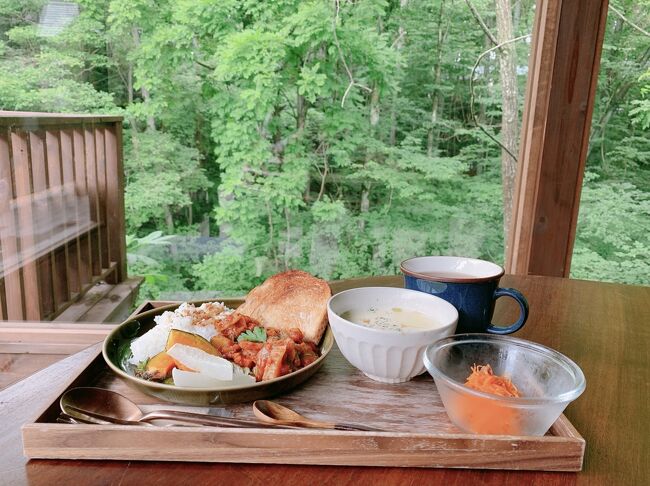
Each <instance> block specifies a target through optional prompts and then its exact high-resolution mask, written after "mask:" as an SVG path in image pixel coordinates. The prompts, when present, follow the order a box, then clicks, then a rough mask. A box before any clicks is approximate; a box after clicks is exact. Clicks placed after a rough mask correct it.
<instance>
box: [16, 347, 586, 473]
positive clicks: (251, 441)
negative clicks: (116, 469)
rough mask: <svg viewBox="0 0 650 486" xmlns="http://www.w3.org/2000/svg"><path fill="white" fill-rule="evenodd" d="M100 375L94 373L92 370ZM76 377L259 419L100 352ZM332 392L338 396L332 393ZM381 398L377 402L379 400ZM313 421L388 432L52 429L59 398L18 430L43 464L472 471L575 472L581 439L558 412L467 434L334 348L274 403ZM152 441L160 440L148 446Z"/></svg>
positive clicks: (423, 379) (140, 400)
mask: <svg viewBox="0 0 650 486" xmlns="http://www.w3.org/2000/svg"><path fill="white" fill-rule="evenodd" d="M95 370H98V371H95ZM82 373H83V374H84V375H85V377H83V378H80V379H78V380H77V382H78V383H79V385H80V386H97V387H99V388H104V389H109V390H114V391H116V392H118V393H121V394H122V395H124V396H127V397H129V398H130V399H131V400H133V401H134V402H135V403H137V404H139V405H140V407H141V408H142V409H143V410H145V411H149V410H156V409H158V410H159V409H161V408H164V409H173V410H188V411H195V412H199V413H208V414H212V415H220V416H227V417H234V418H239V419H246V420H252V421H255V417H254V415H253V411H252V407H251V404H250V402H248V403H239V404H232V405H226V406H215V407H211V408H197V407H186V406H178V405H174V404H170V403H164V402H161V401H160V400H159V399H156V398H154V397H151V396H148V395H144V394H142V393H140V392H138V391H136V390H134V389H132V388H131V387H130V386H128V385H127V384H126V383H125V382H124V380H122V379H121V378H119V377H118V376H116V375H115V374H114V373H112V372H111V370H110V369H108V367H107V366H106V365H105V363H104V361H103V358H102V357H101V356H98V357H97V358H96V359H95V360H94V361H93V362H92V363H91V365H90V366H89V369H88V370H84V371H83V372H82ZM332 390H336V393H332ZM378 396H380V397H381V400H380V401H378V400H377V397H378ZM274 400H275V401H277V402H278V403H281V404H282V405H285V406H288V407H290V408H292V409H294V410H296V411H298V412H299V413H301V414H303V415H305V416H307V417H309V418H310V419H314V420H320V421H332V422H337V423H359V424H363V425H367V426H371V427H376V428H381V429H384V430H386V432H381V433H375V432H361V433H359V432H354V433H351V432H341V431H315V430H266V429H259V430H241V429H240V430H237V431H232V430H229V429H216V430H215V428H212V427H200V428H199V427H192V428H182V429H179V428H172V429H166V428H162V427H145V428H142V429H137V428H133V427H124V426H114V425H109V426H107V425H102V426H88V425H70V424H57V423H55V421H56V417H57V416H58V414H59V412H60V410H59V405H58V397H57V399H55V400H54V401H53V403H52V404H51V405H50V406H49V407H48V410H47V412H46V413H45V414H44V416H43V417H41V418H40V419H39V421H38V422H36V423H32V424H27V425H25V426H24V427H23V446H24V452H25V455H26V456H27V457H30V458H40V459H43V458H46V459H129V458H130V459H138V460H154V459H156V458H157V457H159V458H160V459H161V460H171V461H182V460H185V461H200V462H243V463H271V464H277V463H285V464H319V465H324V464H335V465H366V466H379V465H385V466H400V467H404V466H417V467H465V468H467V467H475V468H478V469H520V470H554V471H577V470H580V469H581V468H582V457H583V452H584V440H583V439H582V437H581V436H580V435H579V433H578V432H576V431H575V429H574V428H573V426H572V425H571V424H570V423H569V422H568V421H567V420H566V418H565V417H564V416H562V417H561V418H560V419H559V420H558V422H557V424H556V425H555V426H553V427H552V428H551V431H550V432H549V434H547V435H546V436H545V437H527V438H523V437H500V438H496V437H490V436H476V435H472V434H465V433H463V432H462V431H461V430H460V429H458V428H457V427H455V426H454V425H453V424H452V423H451V422H450V421H449V418H448V417H447V414H446V412H445V409H444V406H443V404H442V401H441V400H440V395H439V394H438V392H437V390H436V387H435V385H434V384H433V380H432V379H431V378H430V377H429V376H428V375H427V374H424V375H421V376H419V377H417V378H415V379H413V380H412V381H410V382H407V383H399V384H393V385H391V384H385V383H378V382H374V381H372V380H370V379H369V378H367V377H366V376H364V375H363V373H361V372H360V371H359V370H357V369H356V368H354V367H353V366H351V365H350V364H349V363H348V362H347V361H346V359H345V358H344V357H343V355H342V354H341V353H340V351H339V350H338V348H336V346H335V347H334V348H333V349H332V351H331V352H330V354H329V356H328V357H327V359H326V360H325V364H324V365H323V367H322V369H321V370H320V371H319V372H318V374H317V378H316V377H315V378H314V379H311V380H308V381H307V382H306V383H304V384H303V385H301V386H298V387H296V388H295V389H293V390H291V391H289V392H287V393H283V394H282V395H280V396H279V397H277V398H275V399H274ZM151 444H159V445H158V446H157V447H156V448H155V449H154V450H152V448H151V446H150V445H151Z"/></svg>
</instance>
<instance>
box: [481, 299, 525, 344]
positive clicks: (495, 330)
mask: <svg viewBox="0 0 650 486" xmlns="http://www.w3.org/2000/svg"><path fill="white" fill-rule="evenodd" d="M499 297H512V298H513V299H515V300H516V301H517V304H519V311H520V312H519V319H517V322H515V323H514V324H513V325H512V326H508V327H498V326H495V325H494V324H490V325H489V326H488V328H487V329H486V330H487V332H489V333H492V334H511V333H513V332H515V331H518V330H519V329H521V328H522V327H524V324H525V323H526V319H528V301H527V300H526V297H524V294H522V293H521V292H519V291H518V290H517V289H509V288H498V289H496V290H495V291H494V300H497V299H498V298H499Z"/></svg>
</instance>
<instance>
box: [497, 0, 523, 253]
mask: <svg viewBox="0 0 650 486" xmlns="http://www.w3.org/2000/svg"><path fill="white" fill-rule="evenodd" d="M495 7H496V24H497V40H498V41H499V44H502V43H504V42H506V41H508V40H510V39H512V38H513V33H512V13H511V10H510V0H495ZM499 71H500V74H501V100H502V104H503V109H502V114H501V143H502V144H503V145H504V146H505V147H506V148H507V149H508V151H510V153H511V154H516V153H517V146H518V143H519V114H518V107H517V52H516V50H515V46H514V44H513V43H510V44H506V45H505V46H503V47H501V49H500V51H499ZM508 151H506V150H502V151H501V181H502V184H503V233H504V241H505V242H506V244H505V245H504V247H505V246H506V245H507V241H508V232H509V231H510V220H511V218H512V199H513V192H514V183H515V174H516V171H517V160H516V159H515V158H513V157H512V156H511V155H510V154H509V153H508ZM505 251H506V253H507V248H506V249H505Z"/></svg>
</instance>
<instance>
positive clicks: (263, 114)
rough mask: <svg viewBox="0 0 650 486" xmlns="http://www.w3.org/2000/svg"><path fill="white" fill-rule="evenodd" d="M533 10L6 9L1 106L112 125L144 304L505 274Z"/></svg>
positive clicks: (476, 1) (145, 4) (524, 2)
mask: <svg viewBox="0 0 650 486" xmlns="http://www.w3.org/2000/svg"><path fill="white" fill-rule="evenodd" d="M534 14H535V11H534V1H533V0H517V1H513V0H472V1H469V0H468V1H457V0H428V1H424V0H399V1H395V0H393V1H386V0H366V1H363V2H355V1H346V0H334V1H302V0H300V1H299V0H279V1H273V2H258V1H251V0H243V1H242V0H221V1H194V0H180V1H171V0H166V1H165V0H163V1H156V2H154V1H151V0H79V1H77V2H72V1H67V2H65V1H64V2H62V1H56V2H54V1H46V0H24V1H21V2H15V1H10V0H0V34H1V37H0V72H1V73H2V74H0V109H4V110H29V111H45V112H55V113H56V112H62V113H70V112H76V113H102V114H117V115H120V116H123V117H124V131H123V138H122V140H123V154H124V170H125V176H126V181H125V182H126V184H125V192H124V200H125V208H126V233H127V251H128V262H129V273H131V274H136V275H143V276H145V277H146V280H145V283H144V284H143V286H142V288H141V293H140V295H141V298H157V299H186V298H204V297H208V296H213V295H215V294H218V295H228V294H231V295H232V294H241V293H243V292H245V291H246V290H247V289H249V288H251V287H252V286H253V285H255V284H257V283H259V282H261V281H262V280H263V279H264V278H265V277H266V276H268V275H270V274H273V273H275V272H277V271H281V270H283V269H286V268H302V269H305V270H308V271H310V272H312V273H314V274H316V275H318V276H320V277H323V278H326V279H330V280H333V279H342V278H349V277H357V276H365V275H382V274H395V273H399V263H400V261H402V260H403V259H405V258H408V257H411V256H414V255H428V254H453V255H464V256H474V257H479V258H484V259H487V260H491V261H495V262H498V263H503V255H504V224H506V225H507V220H508V217H509V213H510V211H509V207H510V204H511V199H512V185H513V182H514V176H515V168H516V160H515V158H516V155H517V153H518V141H519V130H520V120H521V112H522V104H523V97H524V91H525V84H526V76H527V66H528V53H529V50H530V35H529V34H530V33H531V30H532V24H533V18H534ZM9 73H10V74H9ZM587 199H588V198H587ZM504 207H505V208H506V210H505V211H504Z"/></svg>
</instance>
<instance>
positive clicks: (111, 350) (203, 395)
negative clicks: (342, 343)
mask: <svg viewBox="0 0 650 486" xmlns="http://www.w3.org/2000/svg"><path fill="white" fill-rule="evenodd" d="M193 303H194V304H196V305H201V304H202V303H203V301H200V302H193ZM223 303H224V304H225V305H226V306H228V307H230V308H233V309H234V308H237V307H239V306H240V305H241V304H242V303H243V300H241V299H238V300H228V299H224V300H223ZM177 307H178V305H177V304H173V305H168V306H165V307H159V308H157V309H153V310H150V311H147V312H143V313H142V314H140V315H138V317H137V319H131V320H128V321H125V322H124V323H122V324H120V325H119V326H117V327H116V328H115V329H114V330H113V332H111V333H110V334H109V335H108V336H107V337H106V340H105V341H104V347H103V349H102V354H103V355H104V359H105V360H106V363H107V364H108V366H109V368H111V369H112V370H113V371H114V372H115V373H116V374H118V375H119V376H120V377H122V378H123V379H124V380H126V381H127V382H128V383H129V384H130V385H131V386H133V387H135V388H137V389H139V390H141V391H143V392H144V393H147V394H149V395H152V396H154V397H157V398H160V399H162V400H166V401H168V402H174V403H183V404H189V405H215V404H226V403H237V402H249V401H253V400H258V399H260V398H267V397H270V396H273V395H278V394H280V393H282V392H284V391H286V390H289V389H290V388H293V387H295V386H297V385H299V384H300V383H302V382H304V381H305V380H307V379H308V378H309V377H311V375H313V374H314V373H316V371H318V369H319V368H320V367H321V366H322V365H323V361H324V359H325V357H326V356H327V354H328V353H329V352H330V350H331V349H332V345H333V343H334V339H333V337H332V331H331V330H330V328H329V326H327V330H326V331H325V334H324V335H323V338H322V339H321V342H320V345H319V346H318V348H319V349H320V353H321V355H320V357H319V358H318V359H317V360H316V361H314V362H313V363H311V364H310V365H308V366H305V367H304V368H302V369H299V370H297V371H294V372H293V373H290V374H288V375H285V376H281V377H279V378H275V379H273V380H268V381H260V382H258V383H251V384H250V385H243V386H241V385H240V386H230V387H220V388H189V387H182V386H175V385H166V384H164V383H157V382H153V381H147V380H144V379H142V378H138V377H136V376H134V375H133V373H132V372H131V371H130V370H129V368H128V367H126V366H124V362H125V361H126V360H127V359H128V357H129V354H130V345H131V341H133V340H134V339H135V338H137V337H139V336H142V335H143V334H144V333H146V332H147V331H149V330H150V329H151V328H152V327H153V326H154V325H155V322H154V320H153V318H154V317H155V316H158V315H160V314H162V313H163V312H165V311H173V310H175V309H176V308H177Z"/></svg>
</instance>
